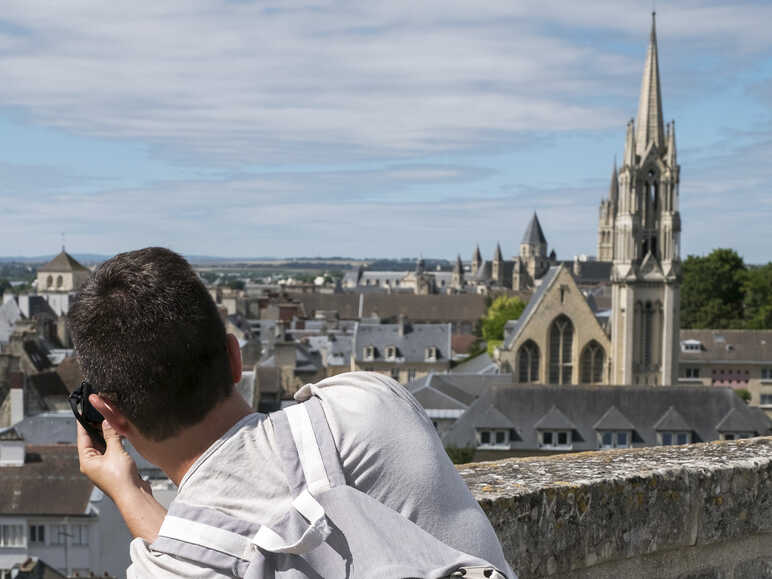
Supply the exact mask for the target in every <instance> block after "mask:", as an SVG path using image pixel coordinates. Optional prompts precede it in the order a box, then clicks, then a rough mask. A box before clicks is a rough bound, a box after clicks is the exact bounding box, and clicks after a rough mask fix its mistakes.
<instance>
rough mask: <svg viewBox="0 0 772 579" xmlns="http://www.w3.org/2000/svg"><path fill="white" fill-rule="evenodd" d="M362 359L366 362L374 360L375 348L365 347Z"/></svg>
mask: <svg viewBox="0 0 772 579" xmlns="http://www.w3.org/2000/svg"><path fill="white" fill-rule="evenodd" d="M364 359H365V360H366V361H368V362H372V361H373V360H375V346H365V351H364Z"/></svg>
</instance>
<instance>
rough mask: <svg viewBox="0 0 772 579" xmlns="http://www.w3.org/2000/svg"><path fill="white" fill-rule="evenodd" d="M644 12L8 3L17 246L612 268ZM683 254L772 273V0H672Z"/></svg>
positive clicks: (4, 213) (630, 0) (8, 228)
mask: <svg viewBox="0 0 772 579" xmlns="http://www.w3.org/2000/svg"><path fill="white" fill-rule="evenodd" d="M651 10H652V4H651V1H650V0H644V1H638V0H594V1H593V2H575V1H562V2H561V1H556V0H537V1H529V0H524V1H518V2H468V1H459V0H442V1H439V0H422V1H420V2H415V1H404V0H389V1H370V2H359V1H336V2H331V1H326V0H308V1H295V0H282V1H281V2H278V1H277V2H274V1H271V0H268V1H265V2H251V1H244V0H238V1H236V0H230V1H228V0H198V1H197V2H189V0H168V1H164V2H141V3H138V2H130V1H123V0H115V1H111V2H93V1H91V0H68V1H67V2H51V1H43V0H4V2H3V9H2V11H1V12H0V207H2V209H0V232H2V235H1V236H0V255H5V256H12V255H20V256H34V255H44V254H52V253H56V252H57V251H58V250H59V248H60V246H61V244H62V239H64V241H65V243H66V246H67V249H68V251H70V252H71V253H99V254H106V255H109V254H113V253H116V252H119V251H125V250H130V249H135V248H138V247H143V246H147V245H163V246H167V247H171V248H172V249H175V250H177V251H180V252H182V253H185V254H187V255H193V254H195V255H210V256H233V257H235V256H240V257H250V256H251V257H256V256H276V257H280V256H282V257H293V256H352V257H387V256H391V257H411V256H418V255H419V254H420V255H423V256H425V257H445V258H454V257H455V256H456V254H457V253H460V254H461V255H462V257H463V258H464V259H470V258H471V255H472V252H473V250H474V247H475V245H476V244H478V243H479V245H480V249H481V251H482V253H483V256H484V257H486V258H490V257H491V256H492V254H493V251H494V248H495V246H496V243H497V242H500V243H501V246H502V249H503V252H504V254H505V256H511V255H515V254H517V253H518V245H519V242H520V239H521V237H522V234H523V232H524V230H525V228H526V226H527V223H528V220H529V219H530V217H531V215H532V214H533V212H534V211H536V212H537V213H538V215H539V219H540V221H541V223H542V227H543V229H544V232H545V235H546V237H547V240H548V242H549V245H550V249H552V248H554V249H555V250H556V252H557V254H558V257H559V258H561V259H571V258H572V257H573V256H574V255H576V254H582V253H584V254H591V255H592V254H595V253H596V241H597V221H598V204H599V202H600V200H601V198H602V197H603V196H605V195H606V194H607V192H608V187H609V180H610V176H611V171H612V166H613V163H614V158H615V156H616V158H617V159H621V158H622V154H623V147H624V137H625V125H626V123H627V121H628V120H629V119H630V118H632V117H634V116H635V114H636V112H637V110H638V95H639V91H640V83H641V75H642V72H643V65H644V59H645V55H646V48H647V44H648V37H649V29H650V27H651V14H650V13H651ZM656 11H657V36H658V48H659V59H660V78H661V83H662V98H663V109H664V113H665V120H666V121H669V120H675V122H676V139H677V146H678V155H679V163H680V164H681V186H680V195H681V216H682V220H683V233H682V254H683V256H684V257H685V256H686V255H688V254H698V255H701V254H706V253H708V252H710V251H711V250H712V249H714V248H716V247H732V248H735V249H736V250H737V251H738V252H739V253H740V254H741V255H742V256H743V257H744V258H745V260H746V261H747V262H751V263H760V262H767V261H769V260H770V259H772V251H770V248H772V162H771V161H772V34H770V33H769V22H772V2H762V1H758V2H753V1H742V0H740V1H724V2H721V1H711V2H697V1H691V0H683V1H678V2H672V1H671V2H665V1H661V0H660V1H658V2H657V5H656Z"/></svg>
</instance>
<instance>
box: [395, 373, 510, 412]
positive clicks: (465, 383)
mask: <svg viewBox="0 0 772 579" xmlns="http://www.w3.org/2000/svg"><path fill="white" fill-rule="evenodd" d="M495 384H512V375H511V374H495V375H486V376H485V379H484V380H481V379H480V375H479V374H435V373H433V372H432V373H429V374H427V375H426V376H424V377H423V378H419V379H417V380H414V381H413V382H410V383H409V384H407V386H406V387H407V389H408V390H409V391H410V392H411V393H412V394H413V395H414V396H416V398H419V393H421V392H422V391H424V390H433V391H436V392H438V393H440V394H441V395H442V396H444V397H446V398H448V399H452V400H453V401H455V402H456V403H457V404H461V405H463V406H464V407H468V406H469V405H471V404H472V403H473V402H474V401H475V400H477V398H478V397H479V396H480V395H481V394H482V393H483V392H484V391H485V390H486V389H488V388H490V387H491V386H493V385H495ZM427 396H428V395H427ZM432 400H436V398H432ZM420 401H421V400H420V398H419V402H420ZM422 405H423V404H422ZM423 406H424V408H426V409H427V410H429V409H430V408H431V407H429V406H426V405H423ZM453 407H455V406H453Z"/></svg>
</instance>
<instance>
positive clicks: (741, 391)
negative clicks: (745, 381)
mask: <svg viewBox="0 0 772 579" xmlns="http://www.w3.org/2000/svg"><path fill="white" fill-rule="evenodd" d="M734 393H735V394H737V395H738V396H739V397H740V398H742V400H743V402H745V403H746V404H748V403H749V402H750V401H751V393H750V392H748V391H747V390H746V389H745V388H737V389H736V390H735V391H734Z"/></svg>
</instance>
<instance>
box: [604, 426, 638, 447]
mask: <svg viewBox="0 0 772 579" xmlns="http://www.w3.org/2000/svg"><path fill="white" fill-rule="evenodd" d="M620 435H621V436H622V437H624V439H625V440H624V442H620ZM606 436H610V437H611V442H610V443H606V442H605V441H604V438H605V437H606ZM632 438H633V433H632V431H631V430H598V448H600V449H603V450H607V449H611V448H632Z"/></svg>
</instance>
